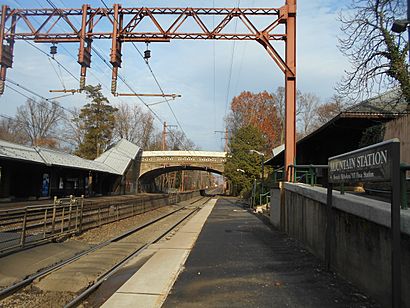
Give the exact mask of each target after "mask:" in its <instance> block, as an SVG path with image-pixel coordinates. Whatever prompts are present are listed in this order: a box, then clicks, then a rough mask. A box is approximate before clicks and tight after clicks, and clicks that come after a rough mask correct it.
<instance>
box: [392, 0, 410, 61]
mask: <svg viewBox="0 0 410 308" xmlns="http://www.w3.org/2000/svg"><path fill="white" fill-rule="evenodd" d="M409 24H410V0H407V19H397V20H395V21H394V22H393V25H392V27H391V30H392V31H393V32H395V33H403V32H404V31H406V29H408V30H407V31H408V34H407V35H408V40H409V42H410V27H409ZM409 62H410V50H409Z"/></svg>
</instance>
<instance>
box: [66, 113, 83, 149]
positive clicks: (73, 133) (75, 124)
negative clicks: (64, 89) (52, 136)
mask: <svg viewBox="0 0 410 308" xmlns="http://www.w3.org/2000/svg"><path fill="white" fill-rule="evenodd" d="M64 122H65V129H64V133H63V136H64V139H65V140H67V142H68V143H70V144H72V145H73V146H74V149H78V147H79V146H80V144H82V143H83V142H84V134H85V131H84V129H83V127H84V124H83V121H82V119H80V109H78V108H74V109H73V110H72V111H71V117H70V118H66V119H65V121H64ZM72 150H73V149H72Z"/></svg>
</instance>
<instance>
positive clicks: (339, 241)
mask: <svg viewBox="0 0 410 308" xmlns="http://www.w3.org/2000/svg"><path fill="white" fill-rule="evenodd" d="M273 193H274V194H275V193H276V194H277V191H276V192H273ZM282 193H283V194H284V198H283V199H282V204H281V203H280V202H278V200H277V198H272V203H271V221H272V222H276V221H278V220H279V221H280V224H279V228H280V229H281V230H283V231H285V232H286V233H288V234H289V235H290V236H291V237H294V238H295V239H297V240H298V241H300V242H301V243H303V244H304V245H305V246H306V248H307V249H309V250H310V251H311V252H312V253H314V254H315V255H317V256H318V257H319V258H321V259H323V260H324V257H325V242H326V241H325V236H326V224H327V215H326V189H324V188H320V187H311V186H308V185H304V184H292V183H285V184H284V187H283V189H282ZM275 200H276V201H275ZM272 215H273V217H272ZM333 215H334V221H335V225H334V230H335V235H334V238H333V240H332V245H331V258H330V265H331V269H332V270H334V271H335V272H338V273H339V274H340V275H341V276H343V277H344V278H346V279H347V280H349V281H351V282H352V283H353V284H354V285H356V286H358V287H359V288H360V289H362V290H363V291H365V292H366V293H367V294H369V295H370V296H372V297H373V298H375V299H376V300H377V301H378V302H380V303H381V304H382V305H383V306H385V307H390V306H391V303H390V301H391V273H390V268H391V263H390V260H391V246H390V204H389V203H386V202H381V201H377V200H372V199H368V198H364V197H359V196H355V195H351V194H345V195H340V193H339V192H334V195H333ZM278 216H279V218H278ZM401 230H402V237H401V249H402V258H401V262H402V267H401V272H402V292H401V293H402V307H410V291H409V290H410V275H409V274H410V210H407V211H404V210H402V213H401Z"/></svg>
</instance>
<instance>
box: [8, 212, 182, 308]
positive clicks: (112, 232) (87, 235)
mask: <svg viewBox="0 0 410 308" xmlns="http://www.w3.org/2000/svg"><path fill="white" fill-rule="evenodd" d="M178 207H179V206H175V205H171V206H164V207H161V208H158V209H155V210H152V211H149V212H146V213H142V214H138V215H136V216H133V217H129V218H126V219H123V220H121V221H117V222H113V223H110V224H107V225H103V226H101V227H99V228H95V229H91V230H88V231H86V232H84V233H83V234H80V235H78V236H73V237H71V238H69V239H67V241H81V242H85V243H88V244H93V245H97V244H99V243H102V242H104V241H107V240H109V239H111V238H113V237H115V236H118V235H120V234H122V233H124V232H126V231H128V230H130V229H132V228H135V227H137V226H139V225H141V224H143V223H146V222H148V221H150V220H152V219H155V218H157V217H159V216H162V215H165V214H167V213H170V212H172V211H174V210H175V209H177V208H178ZM177 216H180V215H177ZM165 220H168V219H165ZM165 224H166V225H167V224H168V223H165ZM169 224H171V223H169ZM156 229H157V228H156ZM142 233H145V232H142ZM141 235H142V234H141ZM146 237H147V238H148V237H149V234H146V236H141V238H146ZM72 298H74V294H73V293H71V292H45V291H42V290H40V289H38V288H36V287H34V286H32V285H30V286H27V287H25V288H24V289H22V290H20V291H19V292H17V293H15V294H13V295H12V296H10V297H7V298H6V299H4V300H2V301H0V308H3V307H4V308H9V307H10V308H12V307H13V308H14V307H27V308H32V307H33V308H43V307H44V308H45V307H47V308H49V307H64V305H65V304H66V303H68V302H69V301H70V300H71V299H72ZM79 307H82V306H81V305H80V306H79Z"/></svg>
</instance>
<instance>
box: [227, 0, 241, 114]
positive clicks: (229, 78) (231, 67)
mask: <svg viewBox="0 0 410 308" xmlns="http://www.w3.org/2000/svg"><path fill="white" fill-rule="evenodd" d="M240 3H241V0H238V2H237V7H238V8H239V5H240ZM237 27H238V18H236V19H235V31H234V33H235V34H236V31H237ZM235 46H236V41H235V40H234V41H233V44H232V53H231V62H230V66H229V74H228V87H227V89H226V102H225V117H226V114H227V113H228V105H229V94H230V93H229V92H230V88H231V80H232V69H233V62H234V54H235Z"/></svg>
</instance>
